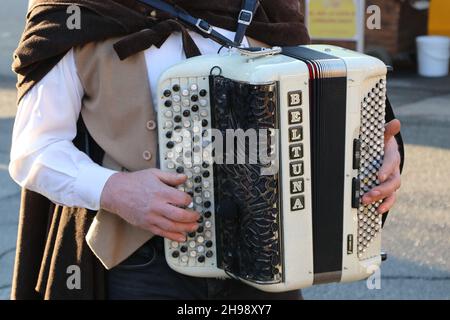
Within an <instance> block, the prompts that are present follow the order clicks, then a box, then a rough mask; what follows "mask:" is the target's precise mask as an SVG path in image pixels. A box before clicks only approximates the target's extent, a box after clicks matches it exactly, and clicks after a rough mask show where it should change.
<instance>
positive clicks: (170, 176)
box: [153, 169, 187, 187]
mask: <svg viewBox="0 0 450 320" xmlns="http://www.w3.org/2000/svg"><path fill="white" fill-rule="evenodd" d="M153 173H154V174H155V176H156V177H157V178H158V179H159V180H161V181H162V182H163V183H165V184H167V185H169V186H172V187H176V186H179V185H180V184H183V183H185V182H186V179H187V176H186V175H184V174H178V173H172V172H165V171H161V170H159V169H155V170H153Z"/></svg>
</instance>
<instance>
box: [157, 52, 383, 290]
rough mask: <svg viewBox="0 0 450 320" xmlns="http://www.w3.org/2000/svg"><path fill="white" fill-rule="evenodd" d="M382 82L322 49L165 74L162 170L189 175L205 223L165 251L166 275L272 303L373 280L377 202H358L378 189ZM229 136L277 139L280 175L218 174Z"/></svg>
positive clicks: (188, 188)
mask: <svg viewBox="0 0 450 320" xmlns="http://www.w3.org/2000/svg"><path fill="white" fill-rule="evenodd" d="M218 71H219V73H218V74H217V72H218ZM386 73H387V68H386V66H385V65H384V64H383V63H382V62H381V61H379V60H378V59H375V58H372V57H368V56H365V55H363V54H359V53H356V52H352V51H349V50H346V49H342V48H338V47H333V46H326V45H319V46H300V47H290V48H283V51H282V54H275V55H268V56H258V57H255V56H252V55H249V56H246V55H245V54H240V53H232V54H224V55H211V56H202V57H197V58H192V59H188V60H187V61H185V62H183V63H181V64H179V65H176V66H174V67H172V68H170V69H169V70H167V71H166V72H165V73H164V74H163V75H162V76H161V79H160V81H159V85H158V95H159V105H158V110H159V111H158V132H159V153H160V167H161V169H162V170H165V171H170V172H174V173H183V174H185V175H186V176H187V181H186V182H185V184H184V185H182V186H179V187H178V188H179V190H181V191H183V192H186V193H188V194H189V195H190V196H191V197H192V199H193V203H192V204H191V205H190V206H189V208H188V209H190V210H195V211H197V212H198V213H199V214H200V215H201V217H200V219H199V221H198V223H199V228H198V230H196V232H192V233H189V234H188V235H187V240H186V242H184V243H179V242H176V241H170V240H168V239H166V240H165V249H166V250H165V251H166V252H165V253H166V260H167V262H168V264H169V266H170V267H171V268H172V269H174V270H176V271H178V272H180V273H183V274H186V275H190V276H197V277H215V278H236V279H239V280H241V281H244V282H246V283H248V284H249V285H251V286H254V287H256V288H258V289H260V290H263V291H270V292H280V291H288V290H295V289H301V288H305V287H308V286H311V285H314V284H320V283H328V282H350V281H357V280H361V279H364V278H367V277H368V276H370V274H371V273H373V272H374V271H375V269H374V268H377V267H378V266H379V265H380V264H381V254H380V251H381V241H380V233H381V228H382V218H381V215H380V214H379V213H378V211H377V209H378V207H379V206H380V204H381V202H377V203H372V204H370V205H363V204H362V197H363V195H364V194H365V193H366V192H368V191H370V190H371V189H372V188H373V187H375V186H377V185H378V184H379V183H380V182H379V181H378V178H377V175H378V171H379V169H380V167H381V166H382V163H383V157H384V125H385V116H386V111H385V106H386ZM227 128H230V129H234V130H236V129H243V130H245V129H248V128H258V129H261V128H262V129H270V130H273V129H275V130H274V131H273V132H275V131H279V132H278V133H277V134H275V135H274V134H273V132H272V134H271V136H272V137H275V138H269V139H275V140H272V141H271V143H272V142H273V141H276V147H275V151H274V152H275V154H277V161H276V166H277V168H278V169H279V170H278V171H277V172H275V173H273V174H272V175H271V176H269V177H259V176H258V174H257V173H256V172H257V171H256V169H258V168H259V164H257V165H256V166H252V165H247V164H246V165H244V166H239V165H237V166H236V165H230V166H227V165H223V164H217V163H216V157H215V154H214V151H215V149H214V148H215V147H216V146H217V144H215V143H214V138H215V136H214V134H212V132H213V131H214V130H219V131H221V133H222V134H223V133H224V132H225V131H226V129H227ZM248 145H251V143H248ZM259 147H260V146H259ZM269 149H270V150H272V151H273V149H272V145H271V146H270V147H269ZM233 152H234V151H233ZM239 175H241V176H239Z"/></svg>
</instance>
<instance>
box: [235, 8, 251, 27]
mask: <svg viewBox="0 0 450 320" xmlns="http://www.w3.org/2000/svg"><path fill="white" fill-rule="evenodd" d="M252 20H253V12H252V11H250V10H244V9H242V10H241V12H240V13H239V20H238V22H239V23H240V24H245V25H246V26H249V25H250V24H251V23H252Z"/></svg>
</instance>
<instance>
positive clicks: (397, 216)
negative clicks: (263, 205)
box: [0, 0, 450, 299]
mask: <svg viewBox="0 0 450 320" xmlns="http://www.w3.org/2000/svg"><path fill="white" fill-rule="evenodd" d="M2 2H3V3H2V6H5V5H6V6H7V7H8V8H7V10H2V11H1V12H0V299H2V298H3V299H7V298H8V296H9V288H10V283H11V271H12V263H13V256H14V249H15V238H16V232H17V213H18V202H19V191H20V190H19V188H18V187H17V186H16V185H15V184H14V183H13V182H12V181H11V180H10V179H9V176H8V173H7V164H8V152H9V148H10V139H11V136H10V133H11V128H12V123H13V117H14V113H15V103H14V101H15V92H14V82H13V80H12V79H11V78H10V76H11V73H10V72H9V65H10V57H11V52H12V50H13V48H14V45H15V42H16V41H17V38H18V36H19V34H20V30H21V28H22V25H21V24H22V21H23V20H22V16H23V11H24V8H25V7H26V2H27V1H26V0H2ZM13 4H14V5H13ZM8 30H14V32H10V31H8ZM390 95H391V98H392V101H393V103H394V105H395V106H396V112H397V115H398V117H399V118H400V119H401V120H402V122H403V134H404V138H405V141H406V143H407V146H406V154H407V162H406V166H405V170H404V175H403V188H402V190H401V193H400V195H399V202H398V205H397V207H396V208H395V210H393V212H392V213H391V215H390V217H389V222H388V223H387V226H386V229H385V232H384V234H383V242H384V243H383V245H384V248H385V249H386V250H387V251H388V252H389V259H388V261H387V262H386V263H385V264H384V265H383V267H382V283H381V285H382V289H381V290H373V291H369V290H367V288H366V286H365V282H361V283H356V284H349V285H324V286H317V287H314V288H311V289H307V290H305V292H304V295H305V297H306V298H308V299H450V181H449V177H450V78H446V79H423V78H418V77H416V76H414V75H413V74H411V73H397V74H396V75H395V78H393V79H392V80H391V81H390Z"/></svg>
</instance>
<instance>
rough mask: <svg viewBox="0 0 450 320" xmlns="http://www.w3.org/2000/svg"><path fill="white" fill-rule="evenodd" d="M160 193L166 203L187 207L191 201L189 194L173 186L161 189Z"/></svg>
mask: <svg viewBox="0 0 450 320" xmlns="http://www.w3.org/2000/svg"><path fill="white" fill-rule="evenodd" d="M162 194H163V196H164V198H165V200H167V202H168V203H170V204H173V205H176V206H183V207H187V206H189V205H190V204H191V203H192V198H191V196H189V195H188V194H187V193H186V192H183V191H180V190H177V189H175V188H171V187H167V188H165V189H164V190H163V192H162Z"/></svg>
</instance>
